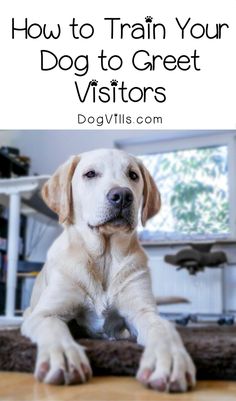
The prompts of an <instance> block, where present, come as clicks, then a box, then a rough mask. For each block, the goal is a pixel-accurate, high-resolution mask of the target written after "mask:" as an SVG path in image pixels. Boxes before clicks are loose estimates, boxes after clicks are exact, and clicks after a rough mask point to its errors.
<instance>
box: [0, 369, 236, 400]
mask: <svg viewBox="0 0 236 401" xmlns="http://www.w3.org/2000/svg"><path fill="white" fill-rule="evenodd" d="M72 400H75V401H77V400H79V401H154V400H155V401H159V400H161V401H166V400H171V401H180V400H181V401H231V400H232V401H233V400H234V401H235V400H236V382H204V381H203V382H199V383H198V385H197V388H196V389H195V390H194V391H192V392H191V393H188V394H171V395H169V394H158V393H156V392H153V391H151V390H147V389H145V388H144V387H143V386H141V385H140V384H139V383H138V382H137V381H136V380H135V379H133V378H128V377H100V378H94V379H92V380H91V381H90V382H89V383H88V384H85V385H82V386H71V387H59V386H50V385H46V384H41V383H38V382H36V381H35V380H34V378H33V376H32V375H29V374H25V373H5V372H4V373H0V401H72Z"/></svg>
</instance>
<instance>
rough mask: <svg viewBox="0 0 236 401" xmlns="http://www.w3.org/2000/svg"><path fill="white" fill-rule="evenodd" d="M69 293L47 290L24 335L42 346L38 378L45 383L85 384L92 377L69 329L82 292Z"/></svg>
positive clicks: (37, 371) (31, 314) (80, 347)
mask: <svg viewBox="0 0 236 401" xmlns="http://www.w3.org/2000/svg"><path fill="white" fill-rule="evenodd" d="M68 291H69V289H68V290H67V291H66V289H63V292H60V293H59V292H58V291H56V290H55V288H52V289H50V288H47V289H46V290H45V291H44V292H43V293H42V296H41V298H40V300H39V302H38V304H37V305H36V307H35V309H33V311H32V312H31V313H30V314H29V315H27V316H26V319H25V321H24V323H23V326H22V334H24V335H26V336H27V337H29V338H30V339H31V340H32V341H33V342H35V343H36V344H37V346H38V351H37V361H36V367H35V377H36V378H37V379H38V380H39V381H44V382H45V383H51V384H74V383H84V382H85V381H87V380H88V379H89V378H90V377H91V375H92V371H91V368H90V364H89V361H88V358H87V356H86V354H85V352H84V349H83V347H82V346H80V345H79V344H77V343H76V342H75V341H74V340H73V338H72V336H71V334H70V331H69V329H68V326H67V320H68V319H69V318H70V314H71V312H72V307H73V306H75V305H79V299H78V298H79V294H78V292H77V291H76V294H75V296H73V289H72V290H71V289H70V293H68ZM68 300H70V302H68ZM75 302H76V303H75ZM65 316H67V319H64V318H65Z"/></svg>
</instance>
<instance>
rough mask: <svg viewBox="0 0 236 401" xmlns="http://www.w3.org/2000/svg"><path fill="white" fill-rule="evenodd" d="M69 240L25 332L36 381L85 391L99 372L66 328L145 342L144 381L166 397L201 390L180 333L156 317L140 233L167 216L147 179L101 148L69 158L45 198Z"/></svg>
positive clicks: (56, 247) (39, 291)
mask: <svg viewBox="0 0 236 401" xmlns="http://www.w3.org/2000/svg"><path fill="white" fill-rule="evenodd" d="M42 195H43V199H44V201H45V202H46V204H47V205H48V206H49V207H50V208H51V209H52V210H53V211H54V212H56V213H57V214H58V216H59V221H60V223H61V224H63V227H64V231H63V233H62V234H61V235H60V236H59V238H57V240H56V241H55V242H54V243H53V245H52V246H51V248H50V249H49V252H48V255H47V260H46V263H45V265H44V268H43V270H42V271H41V273H40V274H39V276H38V278H37V280H36V283H35V286H34V290H33V294H32V299H31V304H30V307H29V308H28V309H27V310H26V312H25V319H24V323H23V326H22V333H23V334H24V335H26V336H28V337H29V338H30V339H31V340H32V341H34V342H35V343H36V344H37V346H38V355H37V363H36V368H35V376H36V378H37V379H38V380H40V381H44V382H45V383H52V384H72V383H84V382H86V381H87V380H88V379H89V378H90V377H91V374H92V372H91V368H90V364H89V361H88V358H87V356H86V353H85V351H84V349H83V347H82V346H80V345H78V344H77V343H76V342H75V341H74V340H73V338H72V336H71V334H70V332H69V329H68V326H67V323H68V322H69V321H70V320H71V319H76V320H77V323H78V325H79V326H80V327H81V329H82V328H83V329H84V328H85V329H87V331H88V333H89V334H90V335H92V336H96V337H97V336H99V337H103V338H104V337H105V338H114V337H115V338H122V337H125V336H126V335H127V331H128V332H129V333H130V334H131V335H135V336H136V337H137V341H138V343H139V344H142V345H144V346H145V350H144V353H143V356H142V359H141V362H140V366H139V369H138V372H137V379H138V380H139V381H140V382H141V383H143V384H145V385H148V386H149V387H151V388H153V389H155V390H159V391H171V392H183V391H186V390H187V389H189V388H191V387H193V386H194V385H195V367H194V365H193V362H192V360H191V358H190V356H189V355H188V353H187V351H186V350H185V348H184V345H183V343H182V341H181V338H180V336H179V334H178V333H177V331H176V330H175V328H174V326H172V324H171V323H169V322H168V321H166V320H164V319H162V318H161V317H160V316H158V313H157V307H156V300H155V298H154V296H153V294H152V290H151V283H150V274H149V270H148V267H147V256H146V254H145V252H144V250H143V249H142V247H141V245H140V243H139V241H138V238H137V233H136V227H137V223H138V216H139V210H140V209H141V221H142V223H143V224H145V222H146V221H147V220H148V219H150V218H151V217H153V216H154V215H155V214H156V213H157V212H158V211H159V209H160V203H161V202H160V195H159V192H158V190H157V187H156V185H155V183H154V181H153V179H152V177H151V175H150V174H149V172H148V170H147V169H146V168H145V167H144V165H143V164H142V163H141V161H139V160H138V159H137V158H135V157H133V156H130V155H128V154H127V153H125V152H123V151H120V150H114V149H109V150H108V149H102V150H96V151H92V152H88V153H83V154H81V155H78V156H73V157H71V158H70V159H69V160H68V161H67V162H66V163H65V164H63V165H62V166H61V167H59V168H58V170H57V171H56V172H55V174H54V175H53V176H52V177H51V178H50V179H49V180H48V182H47V183H46V184H45V185H44V188H43V191H42Z"/></svg>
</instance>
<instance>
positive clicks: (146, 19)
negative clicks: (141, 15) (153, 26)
mask: <svg viewBox="0 0 236 401" xmlns="http://www.w3.org/2000/svg"><path fill="white" fill-rule="evenodd" d="M152 20H153V18H152V17H151V16H150V15H148V16H147V17H146V18H145V21H146V22H147V23H148V24H150V23H151V22H152Z"/></svg>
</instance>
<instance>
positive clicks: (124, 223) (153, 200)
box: [42, 149, 160, 233]
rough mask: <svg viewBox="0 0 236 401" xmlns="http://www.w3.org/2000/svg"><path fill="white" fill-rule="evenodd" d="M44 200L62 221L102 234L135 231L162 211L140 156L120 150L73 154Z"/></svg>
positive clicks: (47, 188)
mask: <svg viewBox="0 0 236 401" xmlns="http://www.w3.org/2000/svg"><path fill="white" fill-rule="evenodd" d="M42 194H43V198H44V200H45V202H46V203H47V205H48V206H49V207H50V208H51V209H52V210H54V211H55V212H56V213H58V215H59V220H60V222H61V223H67V224H71V223H73V224H76V225H78V226H79V225H80V224H81V223H82V222H83V224H84V223H85V224H86V225H87V226H88V227H90V228H91V229H97V230H99V231H101V232H102V233H111V232H114V231H117V230H118V231H132V230H134V228H135V227H136V226H137V222H138V213H139V210H140V208H141V205H142V213H141V218H142V222H143V224H145V222H146V220H147V219H149V218H151V217H153V216H154V215H155V214H156V213H157V212H158V210H159V208H160V195H159V192H158V190H157V188H156V185H155V183H154V181H153V179H152V177H151V176H150V174H149V172H148V171H147V169H146V168H145V167H144V166H143V164H142V163H141V162H140V161H138V159H137V158H135V157H133V156H131V155H129V154H127V153H125V152H123V151H120V150H116V149H101V150H96V151H91V152H86V153H83V154H81V155H78V156H73V157H71V158H70V159H69V161H68V162H66V163H65V164H64V165H63V166H61V167H60V168H59V169H58V170H57V171H56V173H55V174H54V175H53V176H52V177H51V178H50V179H49V181H48V182H47V183H46V184H45V186H44V188H43V191H42Z"/></svg>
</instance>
